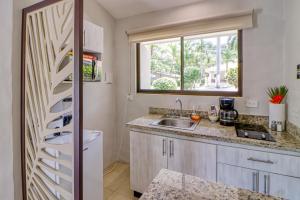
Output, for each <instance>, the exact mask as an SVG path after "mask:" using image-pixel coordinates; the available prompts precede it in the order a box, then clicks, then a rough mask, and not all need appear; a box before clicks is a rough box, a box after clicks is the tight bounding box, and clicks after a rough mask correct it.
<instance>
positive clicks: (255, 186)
mask: <svg viewBox="0 0 300 200" xmlns="http://www.w3.org/2000/svg"><path fill="white" fill-rule="evenodd" d="M252 176H253V180H252V190H253V191H255V192H258V191H259V173H258V172H253V173H252Z"/></svg>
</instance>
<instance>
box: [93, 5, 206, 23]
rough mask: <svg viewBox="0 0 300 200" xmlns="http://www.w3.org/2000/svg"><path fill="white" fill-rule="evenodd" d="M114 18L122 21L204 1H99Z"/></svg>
mask: <svg viewBox="0 0 300 200" xmlns="http://www.w3.org/2000/svg"><path fill="white" fill-rule="evenodd" d="M97 1H98V3H99V4H101V6H103V7H104V8H105V9H106V10H107V11H108V12H109V13H110V14H111V15H112V16H113V17H114V18H116V19H122V18H127V17H130V16H135V15H139V14H143V13H149V12H154V11H158V10H164V9H168V8H174V7H178V6H184V5H188V4H193V3H197V2H201V1H204V0H97Z"/></svg>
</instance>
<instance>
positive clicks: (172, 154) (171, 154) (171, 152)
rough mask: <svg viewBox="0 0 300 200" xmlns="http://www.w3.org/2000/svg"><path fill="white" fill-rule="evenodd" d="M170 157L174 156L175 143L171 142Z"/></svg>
mask: <svg viewBox="0 0 300 200" xmlns="http://www.w3.org/2000/svg"><path fill="white" fill-rule="evenodd" d="M169 148H170V157H172V156H174V142H173V141H172V140H170V147H169Z"/></svg>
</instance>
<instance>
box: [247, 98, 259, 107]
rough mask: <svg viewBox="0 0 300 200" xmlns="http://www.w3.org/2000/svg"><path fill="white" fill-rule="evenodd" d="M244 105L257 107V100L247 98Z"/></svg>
mask: <svg viewBox="0 0 300 200" xmlns="http://www.w3.org/2000/svg"><path fill="white" fill-rule="evenodd" d="M246 106H247V107H248V108H257V107H258V101H257V100H256V99H248V100H247V102H246Z"/></svg>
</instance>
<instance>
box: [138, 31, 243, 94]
mask: <svg viewBox="0 0 300 200" xmlns="http://www.w3.org/2000/svg"><path fill="white" fill-rule="evenodd" d="M137 92H138V93H161V94H183V95H208V96H241V95H242V30H232V31H223V32H215V33H209V34H197V35H189V36H183V37H173V38H168V39H161V40H151V41H143V42H140V43H137Z"/></svg>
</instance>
